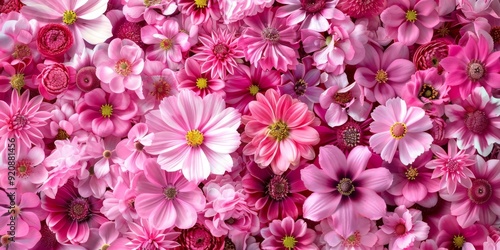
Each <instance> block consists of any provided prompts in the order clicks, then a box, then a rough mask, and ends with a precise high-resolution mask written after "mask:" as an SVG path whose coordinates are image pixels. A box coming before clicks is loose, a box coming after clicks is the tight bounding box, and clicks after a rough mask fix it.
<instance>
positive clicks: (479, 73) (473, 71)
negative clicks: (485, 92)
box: [467, 60, 485, 81]
mask: <svg viewBox="0 0 500 250" xmlns="http://www.w3.org/2000/svg"><path fill="white" fill-rule="evenodd" d="M484 74H485V68H484V65H483V64H482V63H480V62H478V61H476V60H473V61H471V62H470V63H469V64H468V65H467V76H468V77H469V79H470V80H472V81H477V80H479V79H481V78H482V77H483V76H484Z"/></svg>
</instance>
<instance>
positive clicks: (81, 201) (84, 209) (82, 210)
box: [68, 197, 90, 222]
mask: <svg viewBox="0 0 500 250" xmlns="http://www.w3.org/2000/svg"><path fill="white" fill-rule="evenodd" d="M68 215H69V217H70V218H71V219H73V220H75V221H77V222H81V221H84V220H87V219H88V218H89V217H90V204H89V202H88V200H87V199H85V198H81V197H79V198H76V199H74V200H73V201H72V202H71V204H70V205H69V209H68Z"/></svg>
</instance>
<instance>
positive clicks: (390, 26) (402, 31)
mask: <svg viewBox="0 0 500 250" xmlns="http://www.w3.org/2000/svg"><path fill="white" fill-rule="evenodd" d="M387 6H388V7H387V8H386V9H385V10H384V11H382V13H381V14H380V19H381V20H382V22H383V23H384V26H385V28H386V30H387V35H388V36H389V37H391V38H393V39H397V41H399V42H402V43H403V44H405V45H407V46H410V45H413V44H415V43H417V44H425V43H428V42H430V41H431V39H432V35H433V32H434V30H433V28H434V27H436V25H438V24H439V15H438V12H437V5H436V2H435V1H434V0H388V2H387Z"/></svg>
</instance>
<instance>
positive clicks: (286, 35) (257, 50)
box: [239, 9, 299, 71]
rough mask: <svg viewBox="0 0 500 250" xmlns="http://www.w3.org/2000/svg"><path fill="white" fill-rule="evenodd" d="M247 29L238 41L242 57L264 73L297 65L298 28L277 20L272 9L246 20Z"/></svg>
mask: <svg viewBox="0 0 500 250" xmlns="http://www.w3.org/2000/svg"><path fill="white" fill-rule="evenodd" d="M243 21H244V22H245V23H246V24H247V25H248V27H247V28H246V29H245V31H244V32H243V34H242V35H241V37H240V39H239V45H240V47H241V48H243V49H244V51H245V57H246V58H247V60H248V61H250V63H252V64H254V65H255V66H257V64H258V65H260V67H261V68H262V69H263V70H270V69H272V68H273V67H274V68H275V69H277V70H281V71H286V70H288V68H293V67H294V66H295V65H297V64H298V61H297V57H298V56H299V54H298V51H297V49H298V48H299V43H298V36H297V26H295V25H287V24H286V22H285V20H284V19H281V18H277V17H276V16H275V13H274V11H273V10H271V9H266V10H265V11H264V12H262V13H260V14H257V15H254V16H250V17H247V18H245V19H243Z"/></svg>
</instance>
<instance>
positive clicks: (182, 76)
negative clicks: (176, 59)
mask: <svg viewBox="0 0 500 250" xmlns="http://www.w3.org/2000/svg"><path fill="white" fill-rule="evenodd" d="M184 66H185V67H184V69H181V70H180V71H179V73H178V74H177V79H178V80H179V85H178V88H179V89H190V90H192V91H194V92H195V93H196V94H197V95H199V96H201V97H204V96H206V95H208V94H211V93H217V94H220V95H221V96H224V95H225V94H224V85H225V83H224V81H223V80H221V79H220V78H219V77H217V76H215V77H212V76H211V75H210V74H208V73H202V72H201V69H202V66H201V65H200V63H199V62H198V61H197V60H195V59H193V58H188V59H187V60H186V63H185V65H184Z"/></svg>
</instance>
